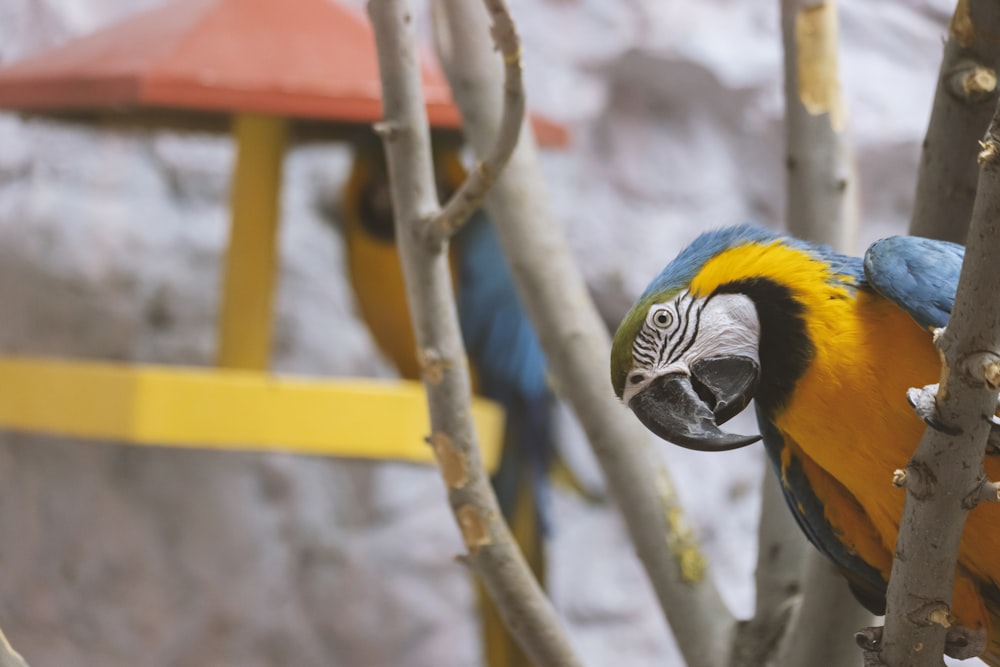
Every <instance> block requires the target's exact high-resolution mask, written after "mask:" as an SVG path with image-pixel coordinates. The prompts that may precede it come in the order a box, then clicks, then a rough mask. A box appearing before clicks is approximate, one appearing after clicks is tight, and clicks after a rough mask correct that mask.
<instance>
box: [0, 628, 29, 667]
mask: <svg viewBox="0 0 1000 667" xmlns="http://www.w3.org/2000/svg"><path fill="white" fill-rule="evenodd" d="M0 667H28V663H27V662H25V661H24V658H22V657H21V654H20V653H18V652H17V651H15V650H14V649H13V647H11V645H10V642H8V641H7V637H6V636H5V635H4V633H3V630H0Z"/></svg>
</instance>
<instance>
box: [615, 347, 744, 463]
mask: <svg viewBox="0 0 1000 667" xmlns="http://www.w3.org/2000/svg"><path fill="white" fill-rule="evenodd" d="M759 374H760V368H759V366H758V365H757V362H756V361H754V360H753V359H750V358H748V357H715V358H709V359H700V360H698V361H696V362H695V363H694V364H692V366H691V377H688V376H687V375H684V374H683V373H672V374H670V375H663V376H660V377H658V378H656V379H655V380H653V381H652V382H651V383H650V385H649V386H648V387H646V388H645V389H643V390H642V391H641V392H639V393H638V394H636V395H635V397H633V398H632V400H631V401H629V407H630V408H631V409H632V412H634V413H635V415H636V416H637V417H638V418H639V421H641V422H642V423H643V424H644V425H645V426H646V428H648V429H649V430H650V431H652V432H653V433H655V434H656V435H658V436H660V437H661V438H663V439H664V440H669V441H670V442H672V443H674V444H677V445H680V446H681V447H687V448H688V449H697V450H700V451H711V452H722V451H725V450H727V449H737V448H739V447H746V446H747V445H751V444H753V443H755V442H757V441H758V440H760V436H759V435H737V434H735V433H724V432H722V431H721V430H720V429H719V426H718V425H719V424H722V423H725V422H726V421H727V420H729V419H730V418H732V417H734V416H736V415H737V414H739V413H740V412H741V411H742V410H743V408H745V407H746V406H747V404H748V403H749V402H750V399H751V398H753V392H754V389H755V388H756V386H757V376H758V375H759Z"/></svg>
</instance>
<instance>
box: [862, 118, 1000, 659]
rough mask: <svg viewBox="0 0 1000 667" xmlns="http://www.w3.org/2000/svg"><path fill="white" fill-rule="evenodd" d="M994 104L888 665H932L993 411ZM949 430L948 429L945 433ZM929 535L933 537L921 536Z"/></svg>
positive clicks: (911, 478)
mask: <svg viewBox="0 0 1000 667" xmlns="http://www.w3.org/2000/svg"><path fill="white" fill-rule="evenodd" d="M998 133H1000V106H998V107H997V109H996V111H995V112H994V115H993V119H992V121H991V122H990V126H989V130H988V132H987V135H986V139H985V141H984V143H983V151H982V152H981V153H980V174H979V183H978V188H977V195H976V199H975V205H974V206H973V209H972V222H971V225H970V234H969V238H970V239H974V242H973V243H970V244H969V246H968V248H967V249H966V252H965V261H964V262H963V263H962V273H961V277H960V279H959V284H958V292H957V294H956V296H955V304H954V307H953V309H952V315H951V319H950V321H949V323H948V327H947V329H946V330H945V332H944V333H943V334H942V335H940V336H937V337H936V342H937V344H938V347H939V349H940V350H941V352H942V358H943V367H942V371H941V382H940V384H939V385H938V389H937V420H938V421H939V422H940V423H941V424H942V425H943V426H944V427H946V428H938V429H936V428H933V427H928V428H927V429H926V431H925V432H924V436H923V438H922V439H921V441H920V444H919V445H918V447H917V450H916V452H915V453H914V454H913V458H911V459H910V462H909V464H908V465H907V471H906V476H905V488H906V504H905V507H904V509H903V518H902V522H901V524H900V529H899V538H898V540H897V542H896V555H895V559H894V560H893V566H892V576H891V579H890V582H889V591H888V595H887V600H886V602H887V613H886V621H885V632H884V637H883V643H882V648H881V655H880V656H879V658H880V659H881V660H882V662H883V663H884V664H886V665H891V666H893V667H896V666H897V665H907V666H908V667H932V666H933V667H939V666H940V665H941V655H942V653H943V652H944V648H945V635H946V626H948V625H950V620H949V615H948V612H949V609H950V605H951V599H952V591H953V585H954V574H955V562H956V559H957V557H958V551H959V542H960V539H961V536H962V529H963V527H964V525H965V518H966V514H967V512H968V505H969V503H968V501H967V499H968V498H970V497H974V496H975V495H976V494H977V490H978V489H979V488H980V486H981V484H982V478H983V456H984V454H985V450H986V441H987V437H988V435H989V430H990V421H989V416H991V415H992V414H993V411H994V409H995V408H996V400H997V385H996V382H995V381H996V379H997V378H996V376H995V374H994V373H993V372H992V369H995V368H996V366H995V365H994V364H995V361H996V360H997V359H998V358H1000V357H997V352H1000V327H997V326H996V323H997V322H1000V300H998V299H997V294H1000V272H997V271H996V257H997V256H998V253H1000V135H998ZM949 433H951V434H952V435H949ZM930 533H933V539H928V536H929V534H930Z"/></svg>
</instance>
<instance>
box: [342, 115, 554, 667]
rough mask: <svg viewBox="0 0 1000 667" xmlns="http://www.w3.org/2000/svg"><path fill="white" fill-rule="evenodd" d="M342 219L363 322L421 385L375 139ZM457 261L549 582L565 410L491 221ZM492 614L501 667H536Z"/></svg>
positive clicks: (480, 224) (439, 160) (452, 180)
mask: <svg viewBox="0 0 1000 667" xmlns="http://www.w3.org/2000/svg"><path fill="white" fill-rule="evenodd" d="M460 148H461V144H460V142H459V141H458V140H457V138H454V137H447V136H442V135H437V136H435V139H434V142H433V152H434V165H435V172H436V178H437V182H438V189H439V191H440V194H441V196H442V197H447V196H448V195H449V194H450V193H451V192H453V191H454V190H455V189H456V188H457V187H458V186H459V185H460V184H461V182H462V181H463V180H464V178H465V174H466V172H465V169H464V168H463V166H462V163H461V160H460V155H459V151H460ZM342 211H343V218H344V225H345V227H344V233H345V236H344V238H345V245H346V253H347V264H348V272H349V274H350V278H351V283H352V285H353V287H354V292H355V296H356V297H357V304H358V308H359V310H360V311H361V314H362V317H363V318H364V320H365V322H366V323H367V324H368V327H369V329H370V330H371V332H372V335H373V337H374V338H375V341H376V342H377V344H378V345H379V347H380V348H381V349H382V351H383V352H385V353H386V355H387V356H388V357H389V358H390V359H391V360H392V361H393V362H394V363H395V364H396V367H397V368H398V369H399V372H400V374H401V375H402V376H403V377H406V378H410V379H420V366H419V363H418V362H417V358H416V346H415V343H414V337H413V331H412V329H411V327H410V322H409V316H408V309H407V305H406V295H405V290H404V285H403V273H402V267H401V266H400V263H399V256H398V254H397V252H396V247H395V233H394V225H393V216H392V207H391V201H390V197H389V190H388V176H387V167H386V163H385V156H384V154H383V151H382V147H381V144H380V143H379V141H378V139H377V138H376V137H375V136H374V134H372V135H371V136H365V137H361V138H359V139H358V141H357V142H356V144H355V155H354V164H353V168H352V170H351V175H350V177H349V179H348V182H347V185H346V188H345V190H344V195H343V200H342ZM449 257H450V263H451V267H452V274H453V278H454V282H455V289H456V300H457V303H458V314H459V321H460V324H461V328H462V337H463V340H464V342H465V347H466V351H467V353H468V356H469V362H470V367H471V370H472V374H473V384H474V387H475V390H476V392H477V393H478V394H480V395H482V396H484V397H486V398H490V399H492V400H495V401H497V402H499V403H500V404H501V405H502V406H503V407H504V410H505V415H506V422H505V424H506V426H505V435H504V445H503V450H502V453H501V460H500V466H499V469H498V470H497V471H496V473H495V474H494V475H493V485H494V488H495V490H496V493H497V498H498V500H499V502H500V507H501V510H502V511H503V513H504V516H505V518H506V519H507V521H508V523H509V524H510V525H511V527H512V529H513V531H514V534H515V537H516V538H517V540H518V543H519V544H520V546H521V549H522V551H524V553H525V556H526V558H527V559H528V562H529V564H530V565H531V567H532V570H533V571H534V572H535V575H536V576H537V577H538V578H539V580H541V581H544V573H545V554H544V534H545V532H546V530H547V528H548V525H549V521H550V518H549V513H550V502H549V500H550V499H549V495H550V493H551V491H550V487H549V483H548V473H549V469H550V466H551V465H552V462H553V461H552V459H553V452H554V445H553V433H552V428H553V423H552V419H553V416H552V415H553V413H552V410H553V408H554V401H555V398H554V396H553V394H552V391H551V389H550V387H549V384H548V382H547V378H546V371H545V358H544V355H543V354H542V350H541V347H540V345H539V343H538V340H537V338H536V337H535V333H534V331H533V329H532V327H531V323H530V321H529V320H528V317H527V315H526V313H525V312H524V310H523V309H522V308H521V304H520V301H519V300H518V297H517V293H516V291H515V288H514V283H513V280H512V277H511V275H510V272H509V269H508V267H507V262H506V260H505V259H504V256H503V253H502V252H501V250H500V244H499V241H498V239H497V237H496V233H495V232H494V230H493V227H492V225H491V224H490V222H489V220H488V219H487V217H486V216H485V215H484V214H483V212H482V211H478V212H476V213H475V214H474V215H473V216H472V218H471V219H470V220H469V221H468V223H466V225H465V226H464V227H463V228H462V229H461V230H460V231H459V232H458V234H456V236H455V237H454V239H453V240H452V243H451V249H450V255H449ZM484 613H485V614H486V616H487V619H488V620H487V623H486V647H487V652H488V656H489V662H490V665H491V667H501V665H503V666H504V667H514V666H523V665H528V664H530V663H529V662H528V661H527V658H526V657H524V655H523V654H522V653H521V652H520V651H519V650H518V649H517V648H516V646H515V645H514V644H512V643H511V642H510V641H508V640H505V639H504V638H503V637H505V636H506V631H505V630H504V629H503V626H502V624H501V623H500V621H499V618H498V617H496V616H495V611H494V610H493V609H492V608H491V607H488V608H487V609H486V610H484Z"/></svg>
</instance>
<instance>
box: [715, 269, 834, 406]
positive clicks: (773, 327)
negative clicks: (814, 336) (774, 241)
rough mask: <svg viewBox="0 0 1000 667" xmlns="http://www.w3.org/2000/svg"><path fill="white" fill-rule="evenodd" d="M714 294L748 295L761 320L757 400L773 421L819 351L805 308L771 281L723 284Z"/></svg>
mask: <svg viewBox="0 0 1000 667" xmlns="http://www.w3.org/2000/svg"><path fill="white" fill-rule="evenodd" d="M713 294H744V295H746V296H748V297H750V300H751V301H753V304H754V306H755V307H756V308H757V318H758V319H759V320H760V349H759V352H760V382H759V384H758V385H757V392H756V394H755V395H754V400H755V401H757V405H758V408H759V409H760V411H761V412H762V414H764V415H765V416H767V417H768V419H772V418H773V417H774V416H775V414H777V413H778V412H779V411H780V410H781V409H782V408H783V407H784V406H785V403H786V401H787V400H788V397H789V396H790V395H791V393H792V390H794V389H795V383H796V382H798V380H799V378H800V377H802V375H803V374H804V373H805V372H806V369H807V368H808V367H809V362H810V361H811V360H812V357H813V354H814V352H815V348H814V347H813V344H812V341H810V340H809V335H808V334H807V333H806V324H805V319H804V311H805V308H804V307H803V306H802V304H801V303H799V302H798V301H797V300H796V299H795V297H793V296H792V291H791V290H790V289H789V288H788V287H785V286H784V285H782V284H780V283H777V282H775V281H773V280H770V279H768V278H746V279H743V280H735V281H733V282H730V283H725V284H723V285H719V286H718V287H717V288H716V289H715V291H714V292H713Z"/></svg>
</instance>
